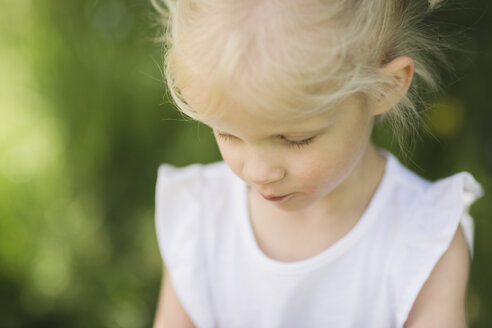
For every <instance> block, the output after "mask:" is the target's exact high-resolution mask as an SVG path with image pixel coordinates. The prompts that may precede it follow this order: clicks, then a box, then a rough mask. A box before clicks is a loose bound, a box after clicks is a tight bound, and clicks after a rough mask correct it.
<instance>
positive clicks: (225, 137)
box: [216, 132, 315, 149]
mask: <svg viewBox="0 0 492 328" xmlns="http://www.w3.org/2000/svg"><path fill="white" fill-rule="evenodd" d="M216 135H217V137H219V139H222V140H224V141H230V140H231V139H235V137H234V136H231V135H229V134H222V133H218V132H216ZM280 138H282V140H283V141H285V142H286V143H287V146H289V147H293V148H297V149H301V148H303V147H306V146H307V145H309V144H310V143H312V142H313V140H314V138H315V137H310V138H307V139H304V140H300V141H292V140H288V139H286V138H285V137H283V136H281V137H280Z"/></svg>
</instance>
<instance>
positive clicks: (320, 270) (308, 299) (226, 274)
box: [156, 154, 482, 328]
mask: <svg viewBox="0 0 492 328" xmlns="http://www.w3.org/2000/svg"><path fill="white" fill-rule="evenodd" d="M387 157H388V161H387V165H386V168H385V173H384V177H383V179H382V181H381V183H380V185H379V187H378V189H377V191H376V193H375V195H374V196H373V198H372V200H371V202H370V205H369V207H368V208H367V209H366V211H365V213H364V214H363V216H362V217H361V218H360V220H359V222H358V223H357V224H356V225H355V226H354V227H353V228H352V230H350V231H349V232H348V233H347V234H346V235H345V236H344V237H343V238H341V239H340V240H339V241H337V242H336V243H335V244H333V245H332V246H331V247H329V248H328V249H326V250H325V251H323V252H322V253H320V254H318V255H316V256H313V257H311V258H308V259H306V260H302V261H298V262H279V261H276V260H273V259H271V258H269V257H267V256H266V255H265V254H264V253H262V251H261V250H260V248H259V247H258V245H257V243H256V240H255V237H254V234H253V230H252V227H251V223H250V220H249V217H248V214H247V213H248V211H247V202H246V201H247V193H246V185H245V184H244V183H243V182H242V181H241V180H240V179H239V178H237V177H236V176H235V175H234V174H233V173H232V172H231V171H230V170H229V169H228V167H227V166H226V165H225V164H224V163H223V162H218V163H214V164H209V165H197V164H195V165H191V166H188V167H185V168H175V167H172V166H169V165H162V166H161V167H160V168H159V174H158V181H157V194H156V229H157V236H158V241H159V247H160V250H161V254H162V257H163V259H164V262H165V264H166V267H167V269H168V271H169V274H170V276H171V281H172V283H173V286H174V288H175V290H176V293H177V295H178V297H179V299H180V301H181V303H182V304H183V306H184V308H185V309H186V311H187V313H188V315H189V316H190V318H191V319H192V321H193V322H194V323H195V325H196V326H197V327H199V328H209V327H227V328H236V327H245V328H246V327H247V328H252V327H254V328H263V327H264V328H276V327H282V328H284V327H337V328H344V327H347V328H348V327H378V328H384V327H403V324H404V322H405V320H406V318H407V316H408V313H409V311H410V309H411V307H412V304H413V302H414V301H415V298H416V296H417V294H418V292H419V290H420V289H421V288H422V285H423V284H424V282H425V281H426V280H427V278H428V277H429V275H430V273H431V272H432V269H433V268H434V266H435V265H436V263H437V261H438V260H439V259H440V257H441V256H442V255H443V254H444V252H445V251H446V250H447V249H448V247H449V245H450V243H451V240H452V238H453V236H454V234H455V232H456V229H457V227H458V224H459V223H461V224H462V228H463V231H464V233H465V237H466V240H467V242H468V246H469V248H470V254H471V255H473V234H474V225H473V221H472V219H471V217H470V216H469V215H468V207H469V206H470V204H471V203H472V202H473V201H474V200H475V199H476V198H477V197H479V196H481V194H482V190H481V187H480V185H479V184H478V183H477V182H476V181H475V180H474V179H473V177H472V176H471V175H470V174H469V173H466V172H462V173H458V174H455V175H453V176H451V177H449V178H446V179H443V180H440V181H437V182H433V183H432V182H428V181H426V180H424V179H422V178H420V177H418V176H417V175H415V174H414V173H412V172H410V171H409V170H408V169H406V168H405V167H403V166H402V165H401V164H400V163H399V162H398V161H397V159H396V158H394V157H393V156H392V155H391V154H387Z"/></svg>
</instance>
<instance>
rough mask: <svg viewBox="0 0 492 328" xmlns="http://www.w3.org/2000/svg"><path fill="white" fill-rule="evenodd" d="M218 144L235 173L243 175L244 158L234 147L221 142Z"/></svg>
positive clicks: (225, 160) (224, 158)
mask: <svg viewBox="0 0 492 328" xmlns="http://www.w3.org/2000/svg"><path fill="white" fill-rule="evenodd" d="M217 145H218V147H219V151H220V154H221V155H222V159H223V160H224V162H226V164H227V165H228V166H229V167H230V169H231V170H232V171H233V172H234V173H236V175H239V176H241V171H242V160H241V157H240V156H239V154H238V152H237V151H236V150H235V149H234V148H233V147H230V146H228V145H224V144H221V143H217Z"/></svg>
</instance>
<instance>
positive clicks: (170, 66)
mask: <svg viewBox="0 0 492 328" xmlns="http://www.w3.org/2000/svg"><path fill="white" fill-rule="evenodd" d="M151 1H152V3H153V5H154V7H155V8H156V9H157V10H158V12H159V13H160V14H162V18H161V19H162V22H163V23H164V25H165V26H166V28H165V33H164V34H163V37H164V38H163V40H164V41H165V44H166V49H165V51H166V52H165V57H164V72H165V77H166V80H167V84H168V90H169V92H170V94H171V96H172V99H173V100H174V102H175V103H176V104H177V106H178V107H179V109H180V110H181V111H182V112H183V113H185V114H186V115H187V116H189V117H191V118H193V119H196V120H200V121H202V120H204V119H208V120H210V119H213V118H214V117H217V116H220V114H221V113H222V112H223V111H224V110H225V109H226V108H228V107H229V106H241V108H244V109H246V110H252V111H261V113H262V114H264V115H271V116H273V117H292V118H298V117H302V116H310V115H313V114H318V113H322V112H324V111H327V110H331V109H333V108H336V106H337V104H339V103H340V102H342V101H343V100H345V99H347V98H348V97H350V96H352V95H355V94H362V95H364V96H367V97H375V96H379V95H383V96H385V97H388V98H391V97H395V96H396V95H394V94H392V92H391V91H392V86H393V85H394V84H395V83H396V81H392V80H388V79H387V78H386V79H385V78H382V77H381V74H380V70H381V67H382V65H383V64H385V63H387V62H389V61H391V60H392V59H394V58H396V57H398V56H408V57H410V58H412V59H413V61H414V63H415V74H414V79H413V82H412V85H411V87H410V90H409V92H408V93H407V94H406V95H405V96H404V97H403V98H402V99H401V100H400V101H399V102H397V104H396V105H395V106H394V107H393V108H392V110H391V111H390V112H389V116H390V118H391V121H392V122H393V123H394V125H395V126H397V128H398V127H400V128H403V129H399V130H407V129H405V128H412V127H414V126H415V122H417V121H418V117H419V115H418V111H417V109H416V108H417V104H418V103H419V99H420V98H419V96H418V95H419V92H418V90H419V89H421V88H422V87H425V89H426V90H436V89H438V88H439V81H438V78H437V74H436V72H435V67H436V62H440V61H446V57H445V56H444V51H443V49H444V46H443V44H442V43H440V41H439V40H438V39H437V37H436V35H434V34H433V33H434V30H432V29H431V30H429V29H428V28H427V27H428V26H427V25H425V26H424V24H423V23H422V21H423V19H424V18H425V17H426V16H427V14H428V13H429V12H430V11H431V9H433V8H435V7H436V6H437V5H438V3H440V2H442V1H441V0H429V2H426V1H424V0H420V1H419V0H332V1H320V0H263V1H262V0H241V1H230V0H178V1H176V0H151ZM163 5H164V6H163ZM198 83H199V84H198ZM195 102H196V103H197V104H198V103H199V104H200V109H199V110H197V109H196V108H195V107H194V106H193V105H194V103H195Z"/></svg>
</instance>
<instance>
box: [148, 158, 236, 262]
mask: <svg viewBox="0 0 492 328" xmlns="http://www.w3.org/2000/svg"><path fill="white" fill-rule="evenodd" d="M229 180H230V177H229V173H228V172H227V167H226V165H225V163H223V162H216V163H212V164H206V165H203V164H193V165H189V166H185V167H175V166H172V165H169V164H163V165H161V166H159V169H158V176H157V184H156V195H155V220H156V232H157V237H158V241H159V245H160V247H161V253H162V255H163V257H164V258H165V257H166V256H169V255H172V254H175V253H174V252H175V251H176V252H178V253H179V248H180V247H183V245H187V244H188V245H191V244H190V242H193V243H195V244H197V247H199V244H200V243H201V241H200V238H202V237H201V236H202V233H201V232H202V231H203V227H204V226H205V225H206V224H208V223H207V220H206V218H207V216H208V214H209V212H210V211H211V210H213V209H212V204H211V200H212V199H213V197H212V195H213V194H216V192H217V190H220V189H221V186H223V185H224V184H227V183H229V182H228V181H229ZM221 198H223V197H221ZM216 203H217V202H216ZM216 203H213V206H216ZM204 208H207V212H204ZM173 258H174V257H173ZM169 260H170V257H169Z"/></svg>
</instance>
